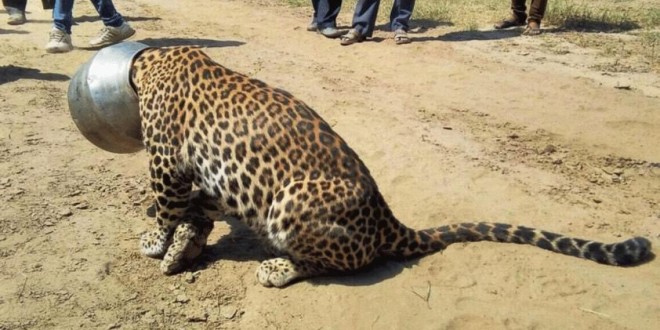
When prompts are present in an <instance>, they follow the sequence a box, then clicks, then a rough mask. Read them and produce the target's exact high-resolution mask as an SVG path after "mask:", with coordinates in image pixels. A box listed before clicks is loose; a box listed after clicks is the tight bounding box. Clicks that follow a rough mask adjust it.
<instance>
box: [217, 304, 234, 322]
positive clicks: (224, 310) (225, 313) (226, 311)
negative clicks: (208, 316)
mask: <svg viewBox="0 0 660 330" xmlns="http://www.w3.org/2000/svg"><path fill="white" fill-rule="evenodd" d="M236 313H238V308H236V307H234V306H222V307H221V308H220V315H222V317H224V318H225V319H227V320H231V319H233V318H234V316H236Z"/></svg>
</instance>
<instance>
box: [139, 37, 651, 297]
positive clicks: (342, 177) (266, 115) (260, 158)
mask: <svg viewBox="0 0 660 330" xmlns="http://www.w3.org/2000/svg"><path fill="white" fill-rule="evenodd" d="M131 72H132V75H131V79H132V84H133V86H134V88H135V90H136V92H137V94H138V96H139V100H140V114H141V118H142V132H143V136H144V144H145V146H146V150H147V151H148V153H149V169H150V174H151V185H152V189H153V192H154V194H155V205H156V218H157V223H158V228H157V229H156V230H154V231H152V232H149V233H146V234H144V235H143V237H142V239H141V250H142V252H143V254H145V255H147V256H151V257H163V261H162V262H161V270H162V271H163V272H164V273H166V274H171V273H174V272H177V271H180V270H181V269H182V267H185V265H186V264H187V262H189V261H190V260H192V259H194V258H195V257H197V256H198V255H199V254H200V253H201V251H202V248H203V246H204V245H205V244H206V239H207V237H208V235H209V233H210V232H211V229H212V228H213V223H212V219H213V217H214V215H212V214H209V213H208V212H209V210H211V211H215V210H216V209H219V210H220V211H222V212H225V213H229V214H233V215H235V216H237V217H239V218H240V219H242V220H243V221H244V222H245V223H246V224H247V225H248V226H249V227H250V228H252V229H253V230H254V231H255V232H256V233H257V235H258V236H260V237H262V238H263V240H264V241H265V242H267V243H268V245H269V246H270V248H272V249H274V250H275V251H276V253H277V254H278V255H279V257H278V258H274V259H269V260H265V261H263V262H262V263H261V265H260V266H259V268H258V270H257V279H258V281H259V282H260V283H261V284H263V285H265V286H275V287H281V286H284V285H286V284H288V283H290V282H291V281H294V280H296V279H300V278H305V277H310V276H315V275H320V274H324V273H327V272H330V271H352V270H356V269H359V268H362V267H364V266H366V265H368V264H370V263H371V262H372V261H374V259H376V258H379V257H396V256H403V257H406V256H420V255H425V254H428V253H431V252H435V251H440V250H442V249H444V248H446V247H447V246H448V245H449V244H452V243H456V242H466V241H483V240H487V241H496V242H508V243H521V244H531V245H534V246H538V247H540V248H543V249H546V250H551V251H554V252H558V253H563V254H567V255H572V256H576V257H580V258H585V259H590V260H593V261H596V262H599V263H603V264H609V265H621V266H623V265H629V264H633V263H637V262H639V261H641V260H644V259H645V257H646V256H647V255H648V254H649V251H650V246H651V244H650V242H649V241H648V240H647V239H645V238H642V237H635V238H632V239H629V240H626V241H623V242H620V243H614V244H603V243H599V242H595V241H589V240H582V239H575V238H570V237H566V236H563V235H559V234H554V233H550V232H546V231H543V230H537V229H532V228H527V227H522V226H513V225H508V224H500V223H485V222H478V223H463V224H452V225H446V226H442V227H438V228H433V229H426V230H419V231H418V230H414V229H411V228H408V227H406V226H405V225H403V224H402V223H401V222H399V221H398V220H397V219H396V218H395V216H394V215H393V214H392V211H391V210H390V208H389V207H388V205H387V203H386V202H385V200H384V199H383V196H382V195H381V193H380V192H379V190H378V186H377V185H376V182H375V181H374V179H373V178H372V177H371V174H370V173H369V170H368V169H367V168H366V167H365V165H364V164H363V163H362V161H361V160H360V158H359V157H358V156H357V154H356V153H355V152H354V151H353V150H352V149H351V148H350V147H349V146H348V145H347V144H346V142H345V141H344V140H343V139H342V138H341V137H340V136H339V135H337V133H335V132H334V131H333V130H332V128H331V127H330V125H328V123H326V122H325V121H324V120H323V119H322V118H321V117H320V116H319V115H318V114H317V113H316V112H314V110H312V109H311V108H310V107H309V106H307V105H306V104H305V103H303V102H302V101H300V100H298V99H297V98H295V97H294V96H292V95H290V94H289V93H287V92H285V91H283V90H280V89H276V88H272V87H270V86H268V85H266V84H265V83H263V82H261V81H259V80H256V79H251V78H249V77H247V76H245V75H242V74H240V73H236V72H234V71H232V70H230V69H227V68H225V67H223V66H221V65H219V64H217V63H216V62H214V61H213V60H211V58H209V57H208V56H207V55H206V54H205V53H203V52H202V51H201V50H199V49H196V48H192V47H175V48H151V49H147V50H144V51H143V52H142V53H141V54H140V55H139V56H137V58H136V59H135V60H134V63H133V66H132V70H131ZM194 185H195V186H197V187H199V189H200V193H199V194H197V195H194V196H193V195H192V191H193V186H194Z"/></svg>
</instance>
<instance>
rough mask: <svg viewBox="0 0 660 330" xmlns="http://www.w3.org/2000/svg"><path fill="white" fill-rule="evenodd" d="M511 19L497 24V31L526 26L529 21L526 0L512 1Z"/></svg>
mask: <svg viewBox="0 0 660 330" xmlns="http://www.w3.org/2000/svg"><path fill="white" fill-rule="evenodd" d="M511 12H512V13H511V17H510V18H507V19H504V20H502V21H500V22H498V23H496V24H495V28H496V29H506V28H510V27H514V26H522V25H525V20H527V6H526V5H525V0H511Z"/></svg>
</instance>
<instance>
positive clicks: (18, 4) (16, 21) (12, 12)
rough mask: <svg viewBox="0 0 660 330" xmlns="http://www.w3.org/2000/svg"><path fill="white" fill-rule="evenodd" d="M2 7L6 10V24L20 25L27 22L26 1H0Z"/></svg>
mask: <svg viewBox="0 0 660 330" xmlns="http://www.w3.org/2000/svg"><path fill="white" fill-rule="evenodd" d="M2 5H3V6H4V7H5V10H7V14H9V17H8V18H7V24H9V25H20V24H23V23H25V22H27V19H26V18H25V7H26V5H27V0H2Z"/></svg>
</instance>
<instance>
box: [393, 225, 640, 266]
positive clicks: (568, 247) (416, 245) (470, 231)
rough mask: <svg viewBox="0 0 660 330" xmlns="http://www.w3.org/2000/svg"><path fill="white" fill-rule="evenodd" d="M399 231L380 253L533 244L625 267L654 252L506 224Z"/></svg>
mask: <svg viewBox="0 0 660 330" xmlns="http://www.w3.org/2000/svg"><path fill="white" fill-rule="evenodd" d="M399 230H400V231H402V234H403V235H400V236H399V238H400V239H399V240H398V241H396V242H388V243H386V244H385V246H384V248H383V249H381V251H382V252H383V253H384V254H387V255H393V256H403V257H406V256H416V255H424V254H428V253H431V252H435V251H440V250H443V249H444V248H446V247H447V246H448V245H449V244H452V243H459V242H478V241H493V242H503V243H517V244H530V245H534V246H537V247H540V248H542V249H545V250H550V251H554V252H558V253H562V254H566V255H571V256H575V257H578V258H584V259H589V260H593V261H595V262H598V263H602V264H607V265H613V266H626V265H632V264H635V263H639V262H641V261H643V260H645V259H646V257H647V256H649V254H650V251H651V242H650V241H649V240H648V239H646V238H643V237H634V238H631V239H628V240H625V241H623V242H618V243H612V244H605V243H601V242H596V241H589V240H584V239H579V238H572V237H567V236H564V235H560V234H555V233H550V232H547V231H544V230H539V229H534V228H528V227H522V226H514V225H509V224H503V223H488V222H474V223H460V224H452V225H447V226H442V227H438V228H431V229H425V230H419V231H416V230H413V229H410V228H406V227H400V228H399Z"/></svg>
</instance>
